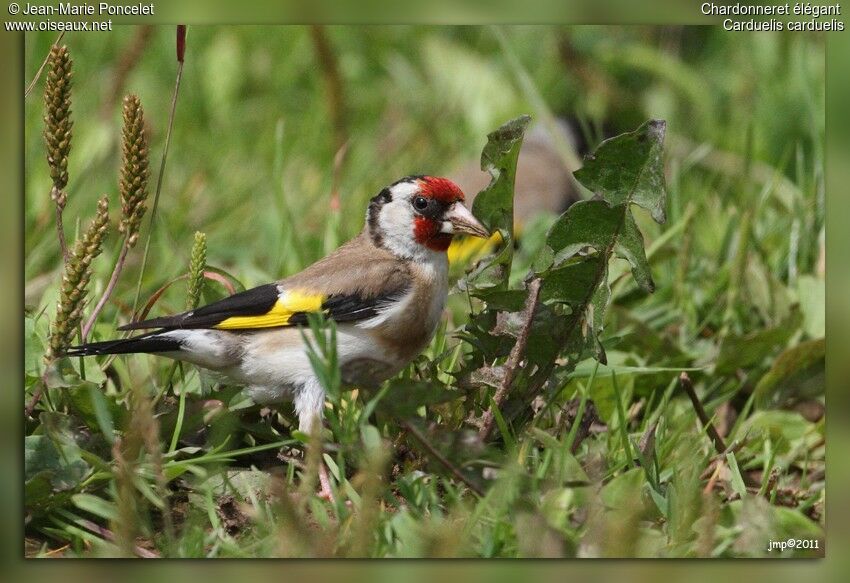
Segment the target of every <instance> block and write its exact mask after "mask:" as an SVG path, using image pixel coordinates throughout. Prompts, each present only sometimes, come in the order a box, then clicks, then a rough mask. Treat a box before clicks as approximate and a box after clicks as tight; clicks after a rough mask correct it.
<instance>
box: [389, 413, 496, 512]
mask: <svg viewBox="0 0 850 583" xmlns="http://www.w3.org/2000/svg"><path fill="white" fill-rule="evenodd" d="M401 426H402V427H404V428H405V429H406V430H407V431H408V433H410V435H412V436H413V437H414V438H416V441H418V442H419V443H420V444H422V447H424V448H425V449H426V450H427V451H428V453H429V454H430V455H431V456H432V457H433V458H434V459H435V460H437V461H438V462H440V463H441V464H442V465H443V466H444V467H445V468H446V469H447V470H449V471H450V472H451V473H452V475H453V476H455V477H456V478H457V479H458V480H460V481H461V482H463V483H464V484H466V485H467V486H469V489H470V490H472V491H473V492H475V493H476V494H478V495H479V496H484V490H482V489H481V488H479V487H478V485H477V484H476V483H475V482H473V481H472V480H470V479H469V478H467V477H466V476H465V475H464V473H463V472H461V471H460V469H459V468H458V467H457V466H455V465H454V464H453V463H452V462H450V461H449V460H448V459H446V457H445V456H443V454H441V453H440V452H439V451H437V450H436V449H435V448H434V446H433V445H431V443H430V442H429V441H428V439H427V438H426V437H425V436H424V435H422V433H421V432H420V431H419V430H418V429H417V428H416V427H415V426H414V425H413V424H412V423H410V422H409V421H406V420H402V421H401Z"/></svg>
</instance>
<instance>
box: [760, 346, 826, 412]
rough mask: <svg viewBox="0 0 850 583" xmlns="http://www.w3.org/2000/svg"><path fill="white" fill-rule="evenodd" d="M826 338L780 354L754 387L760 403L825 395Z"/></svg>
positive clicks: (777, 402)
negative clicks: (792, 397)
mask: <svg viewBox="0 0 850 583" xmlns="http://www.w3.org/2000/svg"><path fill="white" fill-rule="evenodd" d="M825 358H826V339H824V338H820V339H818V340H809V341H806V342H802V343H800V344H798V345H797V346H794V347H793V348H789V349H788V350H786V351H785V352H783V353H782V354H780V355H779V356H778V357H777V359H776V361H775V362H774V363H773V366H772V367H771V368H770V370H769V371H767V373H766V374H765V375H764V376H763V377H762V378H761V380H759V382H758V384H757V385H756V388H755V392H754V394H755V399H756V403H757V404H759V405H760V406H766V405H768V404H781V403H782V402H783V401H785V400H786V399H787V398H789V397H791V396H794V397H812V396H817V395H822V394H823V392H824V387H825V380H826V365H825Z"/></svg>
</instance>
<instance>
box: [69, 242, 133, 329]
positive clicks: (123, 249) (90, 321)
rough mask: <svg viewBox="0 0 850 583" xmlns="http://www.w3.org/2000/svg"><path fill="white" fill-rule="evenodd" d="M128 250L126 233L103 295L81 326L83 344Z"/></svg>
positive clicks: (108, 294) (115, 280)
mask: <svg viewBox="0 0 850 583" xmlns="http://www.w3.org/2000/svg"><path fill="white" fill-rule="evenodd" d="M129 251H130V237H129V234H128V236H127V237H124V242H123V243H122V244H121V252H120V253H119V255H118V261H116V262H115V268H114V269H113V270H112V276H111V277H110V278H109V283H108V284H107V285H106V289H105V290H104V291H103V295H102V296H100V299H99V300H98V302H97V305H95V307H94V310H93V311H92V313H91V316H89V319H88V320H87V321H86V325H85V326H83V331H82V333H81V335H80V341H81V342H82V343H83V344H85V342H86V338H88V335H89V332H91V329H92V327H93V326H94V323H95V321H97V316H98V315H99V314H100V312H101V311H102V310H103V307H104V306H105V305H106V302H107V300H109V296H111V295H112V292H113V291H115V286H116V285H117V284H118V277H119V276H120V275H121V271H122V270H123V269H124V264H125V263H126V261H127V253H128V252H129Z"/></svg>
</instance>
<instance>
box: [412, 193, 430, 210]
mask: <svg viewBox="0 0 850 583" xmlns="http://www.w3.org/2000/svg"><path fill="white" fill-rule="evenodd" d="M413 208H415V209H416V210H418V211H424V210H425V209H426V208H428V199H427V198H425V197H424V196H417V197H416V198H414V199H413Z"/></svg>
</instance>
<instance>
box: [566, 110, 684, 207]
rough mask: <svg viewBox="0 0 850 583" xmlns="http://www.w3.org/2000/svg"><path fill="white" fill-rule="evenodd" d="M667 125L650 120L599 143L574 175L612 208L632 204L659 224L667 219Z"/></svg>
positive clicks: (659, 121)
mask: <svg viewBox="0 0 850 583" xmlns="http://www.w3.org/2000/svg"><path fill="white" fill-rule="evenodd" d="M666 131H667V123H666V122H664V121H662V120H650V121H648V122H646V123H644V124H643V125H642V126H640V127H639V128H638V129H637V130H635V131H633V132H629V133H626V134H623V135H620V136H616V137H614V138H610V139H608V140H605V141H604V142H602V143H601V144H600V145H599V147H598V148H597V149H596V150H595V151H594V152H593V153H592V154H590V155H589V156H587V157H586V158H585V162H584V166H582V167H581V168H580V169H579V170H576V172H574V175H575V177H576V178H577V179H578V180H579V182H581V183H582V184H583V185H584V186H586V187H587V188H589V189H590V190H592V191H594V192H595V193H597V194H598V195H600V196H601V197H602V198H603V199H604V200H606V201H608V202H609V203H610V204H611V205H618V204H624V203H625V204H627V203H635V204H637V205H639V206H642V207H643V208H645V209H647V210H648V211H649V212H650V214H651V215H652V218H653V219H655V221H656V222H658V223H663V222H664V221H665V220H666V213H665V206H666V191H667V187H666V185H665V180H664V161H663V159H662V152H663V149H664V134H665V133H666Z"/></svg>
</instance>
